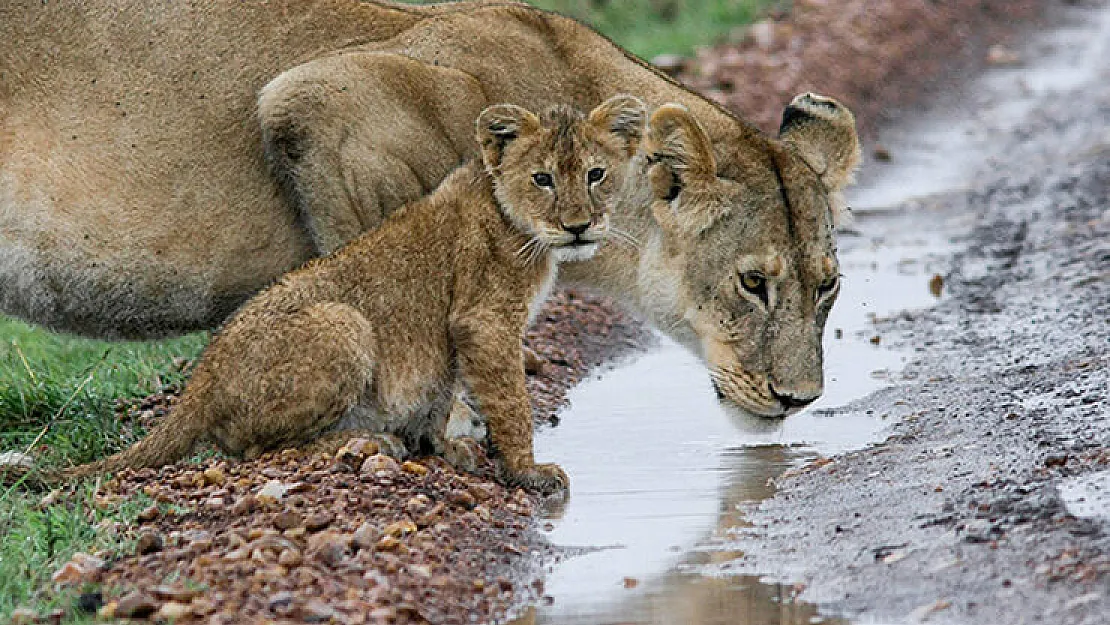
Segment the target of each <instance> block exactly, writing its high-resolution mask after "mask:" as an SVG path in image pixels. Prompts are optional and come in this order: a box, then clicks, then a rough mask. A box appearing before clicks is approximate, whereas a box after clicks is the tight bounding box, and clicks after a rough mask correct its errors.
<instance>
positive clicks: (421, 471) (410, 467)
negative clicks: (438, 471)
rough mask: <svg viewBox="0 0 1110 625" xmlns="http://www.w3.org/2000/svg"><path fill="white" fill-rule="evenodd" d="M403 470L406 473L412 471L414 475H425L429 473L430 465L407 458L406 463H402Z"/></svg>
mask: <svg viewBox="0 0 1110 625" xmlns="http://www.w3.org/2000/svg"><path fill="white" fill-rule="evenodd" d="M401 470H402V471H404V472H405V473H411V474H413V475H419V476H425V475H427V474H428V467H426V466H424V465H422V464H420V463H419V462H413V461H412V460H406V461H405V462H404V463H402V464H401Z"/></svg>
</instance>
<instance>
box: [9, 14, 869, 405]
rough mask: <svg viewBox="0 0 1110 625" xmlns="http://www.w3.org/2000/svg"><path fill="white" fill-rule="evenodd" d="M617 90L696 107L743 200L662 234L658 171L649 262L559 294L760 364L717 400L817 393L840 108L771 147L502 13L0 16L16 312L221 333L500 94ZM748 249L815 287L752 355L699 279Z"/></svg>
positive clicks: (602, 265) (591, 40)
mask: <svg viewBox="0 0 1110 625" xmlns="http://www.w3.org/2000/svg"><path fill="white" fill-rule="evenodd" d="M616 93H632V94H635V95H638V96H640V97H642V98H643V99H645V100H646V101H647V102H648V103H649V104H651V105H659V104H662V103H664V102H678V103H681V104H683V105H684V106H685V107H686V109H687V111H688V112H689V114H690V116H691V117H692V118H694V119H696V120H697V122H698V124H699V125H700V127H701V128H702V129H703V130H704V132H705V134H706V135H707V137H708V138H709V144H708V146H701V147H703V148H706V149H708V150H709V151H710V152H712V154H711V155H710V156H711V158H712V160H713V162H714V164H715V167H716V171H715V172H711V173H710V175H711V176H712V175H715V176H716V177H717V182H719V183H720V185H725V186H729V185H731V186H732V187H735V186H736V185H740V186H741V187H743V189H744V190H745V193H743V194H736V193H733V194H732V195H733V196H734V199H736V198H738V202H739V203H735V205H734V206H733V208H735V211H733V212H732V214H731V217H735V218H736V219H727V220H725V221H727V222H728V225H727V229H730V230H731V232H728V231H725V230H724V229H722V228H718V229H712V228H710V229H707V230H705V232H706V233H707V234H706V236H688V237H687V236H684V237H677V238H676V237H668V236H666V235H665V234H664V233H662V232H661V231H660V230H659V228H658V223H656V221H655V220H654V218H653V215H652V209H651V198H650V197H649V196H648V195H646V193H645V192H646V189H647V188H648V186H649V185H648V182H647V179H646V178H643V179H642V182H641V183H640V184H634V185H630V186H629V187H628V188H627V197H626V199H625V201H622V203H621V204H620V205H619V206H618V207H617V208H615V209H614V214H613V225H614V226H615V227H616V228H619V229H621V230H623V231H626V232H630V233H631V234H633V235H634V236H635V237H636V238H637V239H638V240H639V241H640V243H641V244H642V248H641V249H640V250H638V251H631V252H630V251H628V250H621V249H617V248H615V247H613V248H610V249H609V251H607V252H603V253H602V254H601V255H600V257H599V258H598V259H596V260H595V261H593V262H591V263H582V264H577V265H576V266H574V267H572V268H570V269H571V270H570V271H567V272H563V274H561V275H562V279H564V280H570V281H573V282H576V283H580V284H584V285H586V286H589V287H594V288H598V289H601V290H603V291H606V292H608V293H609V294H612V295H615V296H617V297H619V298H621V299H622V300H623V301H624V302H625V303H627V304H629V305H631V306H632V307H633V308H635V309H637V310H639V311H640V312H642V313H644V314H645V315H646V316H647V317H648V318H649V319H650V320H652V321H653V322H655V323H656V324H657V325H658V326H659V327H660V328H661V329H662V330H664V331H666V332H668V333H670V334H671V335H672V336H674V337H676V338H678V339H679V340H680V341H682V342H683V343H685V344H686V345H688V346H690V347H691V348H692V349H694V350H695V351H697V352H698V353H699V354H700V355H702V356H703V357H704V358H706V360H707V361H708V363H709V365H710V366H711V367H712V368H713V369H714V370H715V371H719V372H720V371H734V370H738V368H743V369H745V371H743V372H741V377H745V378H747V377H750V378H751V379H750V380H748V381H746V382H745V383H744V384H743V385H741V386H743V387H745V388H746V387H747V386H748V385H751V386H752V387H753V389H754V391H753V393H754V394H753V396H752V397H750V398H745V397H741V396H737V397H733V396H732V394H733V393H734V392H735V393H741V394H742V393H743V392H744V391H739V390H736V389H738V388H740V386H736V385H732V384H729V385H725V393H726V395H729V396H730V398H731V399H736V400H737V403H739V404H740V405H742V406H744V407H745V408H747V409H749V410H753V411H755V412H757V413H758V414H764V415H768V416H774V415H780V414H783V411H784V410H790V409H792V406H794V405H795V403H797V402H794V403H791V402H792V401H793V400H790V401H785V402H784V401H780V400H778V399H776V398H777V397H787V398H794V399H796V400H798V401H800V402H804V401H809V400H811V399H812V398H814V397H816V395H817V394H819V393H820V391H821V385H822V379H821V374H820V370H821V363H820V361H821V354H820V335H821V331H822V328H823V324H824V320H823V317H822V316H821V315H820V314H818V310H817V309H816V308H815V307H814V306H813V305H812V304H813V302H812V300H813V297H812V293H811V291H812V290H813V289H814V288H815V285H816V284H818V283H821V282H822V281H823V280H825V279H826V278H827V274H828V273H829V272H830V271H835V269H836V266H835V249H834V244H833V240H832V237H831V234H830V233H829V232H828V226H829V225H830V224H831V222H832V216H831V215H832V211H830V210H829V205H830V202H831V203H833V204H835V198H834V197H833V196H835V194H836V192H837V191H838V190H839V188H840V187H842V186H843V185H844V184H845V182H846V181H847V176H846V173H845V172H849V171H850V170H851V168H852V167H853V166H854V164H855V162H856V160H858V159H857V158H856V157H855V152H856V151H857V150H858V146H857V145H856V142H855V135H854V131H852V129H851V125H852V120H851V115H850V113H847V111H844V110H839V111H837V110H835V107H834V110H833V113H834V115H832V117H834V118H835V119H834V120H833V123H835V124H837V125H838V127H843V128H844V129H845V130H844V132H842V133H840V134H837V135H835V136H834V137H833V141H832V142H830V141H829V140H827V139H822V138H820V137H817V138H816V139H815V140H816V144H815V147H816V149H815V150H810V149H809V148H806V147H805V146H804V145H802V144H803V143H806V142H808V141H809V140H810V139H812V138H813V137H808V138H807V135H811V134H819V133H809V132H808V131H806V132H802V131H798V130H797V129H796V128H795V127H792V130H791V133H792V134H794V135H798V136H797V137H795V138H794V139H793V140H789V141H787V140H785V139H787V137H786V136H785V134H784V136H783V139H784V140H783V141H779V140H776V139H774V138H770V137H767V136H764V135H763V134H762V133H760V132H758V131H757V130H755V129H753V128H752V127H750V126H748V125H747V124H745V123H744V122H742V121H741V120H739V119H737V118H736V117H734V116H732V115H730V114H729V113H727V112H725V111H724V110H722V109H720V108H719V107H717V106H716V105H714V104H712V103H710V102H709V101H707V100H705V99H703V98H702V97H700V96H698V95H696V94H693V93H691V92H689V91H687V90H685V89H683V88H682V87H680V86H679V85H677V84H676V83H675V82H673V81H671V80H670V79H668V78H666V77H665V76H663V75H662V74H660V73H658V72H656V71H654V70H653V69H651V68H650V67H648V66H646V65H644V64H643V63H641V62H639V61H637V60H636V59H634V58H633V57H630V56H629V55H627V54H626V53H624V52H622V51H621V50H620V49H619V48H617V47H616V46H614V45H613V44H611V43H610V42H609V41H607V40H605V39H604V38H602V37H601V36H599V35H598V34H597V33H595V32H593V31H592V30H590V29H588V28H586V27H584V26H582V25H581V24H579V23H577V22H574V21H573V20H570V19H567V18H563V17H560V16H557V15H554V14H550V13H544V12H541V11H538V10H535V9H531V8H528V7H525V6H523V5H514V4H511V3H467V2H463V3H458V4H447V5H439V6H425V7H418V6H407V5H386V4H378V3H369V2H368V3H358V2H354V1H353V0H324V1H321V2H316V3H309V2H307V1H306V0H277V1H271V2H264V3H263V2H253V1H252V2H232V1H230V0H219V1H217V2H213V3H193V2H173V3H156V4H151V3H148V2H142V1H140V0H110V1H108V2H99V3H77V2H47V3H42V2H38V1H37V0H34V1H31V0H23V1H17V2H6V3H4V4H3V5H0V309H2V310H3V311H5V312H7V313H9V314H15V315H18V316H21V317H23V318H26V319H29V320H32V321H36V322H38V323H43V324H46V325H48V326H51V327H53V328H57V329H63V330H68V331H73V332H79V333H83V334H90V335H97V336H104V337H155V336H163V335H170V334H175V333H180V332H184V331H189V330H195V329H201V328H209V327H214V326H216V325H217V324H219V323H220V322H221V321H222V320H223V319H224V318H225V317H226V316H227V315H228V314H229V313H230V312H231V311H232V310H234V309H235V308H236V307H237V306H238V305H239V304H240V303H241V302H242V301H244V300H245V299H246V298H247V297H249V296H250V295H251V294H252V293H254V292H255V291H257V290H258V289H260V288H261V287H262V286H263V285H265V284H267V283H269V282H270V281H272V280H273V279H274V278H275V277H277V276H278V275H280V274H281V273H283V272H284V271H287V270H289V269H290V268H293V267H295V266H297V265H299V264H300V263H302V262H304V261H305V260H307V259H308V258H311V257H312V256H314V255H317V254H320V253H326V252H329V251H332V250H334V249H336V248H337V247H338V246H339V245H340V244H342V243H343V242H345V241H347V240H349V239H350V238H352V237H353V236H355V234H357V233H358V232H360V231H362V230H365V229H368V228H374V227H377V225H379V224H380V223H381V220H382V218H383V216H384V215H385V214H387V213H389V212H390V211H392V210H394V209H396V208H397V207H399V206H400V205H402V204H403V203H405V202H407V201H409V200H412V199H415V198H417V197H420V196H421V195H423V194H425V193H427V192H428V191H430V190H431V189H433V188H434V187H435V186H436V184H437V183H438V182H439V181H440V180H442V179H443V177H444V176H446V175H447V173H448V172H449V171H450V170H451V169H452V168H453V167H455V166H456V165H457V164H458V163H459V162H461V161H462V160H463V159H464V158H465V157H467V156H470V155H473V154H475V153H476V144H475V142H474V141H473V138H472V133H471V130H470V124H471V121H472V120H473V118H474V116H475V115H476V114H477V113H478V111H480V110H481V109H482V108H484V107H485V106H487V105H488V104H490V103H491V102H500V101H506V102H514V103H517V104H520V105H522V106H525V107H528V108H540V107H543V106H547V105H548V104H550V103H553V102H562V103H569V104H576V105H579V106H583V105H589V104H592V103H594V102H597V101H600V100H601V99H603V98H605V97H608V96H611V95H613V94H616ZM802 108H805V110H806V111H807V115H809V114H814V115H817V117H821V115H822V114H823V113H821V111H817V109H814V108H813V107H808V108H807V107H802ZM802 108H798V109H797V110H802ZM814 111H817V112H816V113H814ZM800 127H801V126H798V128H800ZM784 128H785V126H784ZM810 147H811V148H812V147H814V146H810ZM814 155H817V158H816V159H815V158H814ZM826 157H827V158H828V160H827V161H825V160H823V159H825V158H826ZM267 160H268V161H269V162H268V163H267ZM640 173H641V174H643V175H646V173H647V168H646V167H642V168H641V172H640ZM710 182H711V181H710V180H708V179H707V180H706V181H705V184H709V183H710ZM702 186H704V185H702ZM706 197H709V196H707V195H705V194H704V193H703V194H700V195H697V196H694V195H691V196H690V197H686V196H682V197H679V198H678V199H677V205H676V207H675V210H676V211H686V212H692V211H699V210H702V207H701V206H700V204H699V203H700V202H702V200H703V199H704V198H706ZM713 197H716V196H713ZM717 214H719V215H724V213H723V212H720V211H718V213H715V215H717ZM707 219H710V217H709V216H707ZM794 224H804V226H805V227H802V228H795V227H794ZM653 241H654V242H653ZM680 248H681V249H680ZM741 257H744V258H749V259H751V258H759V259H765V260H766V259H772V258H778V257H781V258H782V259H783V262H784V263H785V264H783V266H782V267H781V268H780V269H781V270H782V271H781V272H780V274H781V277H778V278H776V280H782V281H784V282H783V283H782V284H783V285H784V288H788V289H789V290H791V291H792V292H793V291H796V290H797V289H804V290H805V291H806V293H805V294H804V295H798V296H794V295H792V296H790V297H786V298H782V299H780V300H777V301H779V302H782V305H781V306H780V308H779V309H778V310H776V311H771V310H769V309H768V310H765V311H762V312H760V314H758V315H756V317H758V319H756V318H754V317H753V320H752V321H751V323H752V324H754V325H758V326H759V327H758V328H755V329H754V330H753V332H754V333H753V337H752V339H751V344H750V345H749V344H745V345H744V346H743V350H742V351H743V353H742V354H741V353H739V352H735V353H734V350H733V348H732V347H731V346H732V343H731V342H730V341H732V340H733V339H731V338H730V337H731V336H733V335H734V331H732V330H726V329H722V328H721V327H719V325H718V322H717V319H718V317H720V315H718V314H715V313H713V312H712V310H711V309H712V305H716V304H720V301H716V300H714V301H716V304H714V301H711V300H712V298H713V291H712V289H710V290H707V289H706V288H705V287H706V286H708V285H711V284H712V285H716V284H718V283H721V284H723V282H724V281H726V280H728V279H730V278H728V277H727V276H726V275H725V272H733V271H735V270H736V267H737V265H736V263H734V262H732V261H736V260H738V259H740V258H741ZM725 260H729V262H725ZM751 265H752V262H747V265H746V266H751ZM818 274H820V275H818ZM776 275H779V274H776ZM696 283H699V284H701V286H698V287H697V288H695V284H696ZM830 303H831V302H830ZM747 306H748V304H747V303H745V304H743V308H742V309H739V310H733V311H731V312H729V314H733V313H735V314H741V313H743V312H744V311H746V310H747V308H746V307H747ZM726 312H728V311H726ZM763 313H767V314H763ZM744 314H745V315H746V313H744ZM779 328H785V330H783V331H782V332H780V331H779ZM722 354H724V356H722ZM737 361H742V362H741V363H740V364H738V363H737ZM772 365H774V366H772ZM775 370H777V372H776V371H775ZM727 375H731V374H727ZM774 378H777V379H774ZM749 400H750V401H749ZM784 406H785V408H784Z"/></svg>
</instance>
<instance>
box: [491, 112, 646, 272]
mask: <svg viewBox="0 0 1110 625" xmlns="http://www.w3.org/2000/svg"><path fill="white" fill-rule="evenodd" d="M645 118H646V111H645V107H644V103H643V102H641V101H640V100H639V99H637V98H634V97H632V96H624V95H618V96H614V97H612V98H610V99H608V100H606V101H605V102H603V103H602V104H601V105H600V106H598V107H597V108H595V109H594V110H592V111H590V113H589V114H587V115H583V114H582V113H580V112H579V111H577V110H575V109H573V108H570V107H566V106H557V107H554V108H552V109H549V110H547V111H546V112H544V113H543V114H542V115H535V114H534V113H532V112H530V111H527V110H525V109H523V108H521V107H519V106H514V105H512V104H498V105H496V106H491V107H489V108H487V109H486V110H484V111H482V113H481V115H479V117H478V121H477V134H478V137H477V138H478V145H479V146H480V147H481V152H482V161H483V163H484V164H485V167H486V170H487V171H488V172H489V174H490V176H491V177H492V178H493V182H494V190H495V193H496V195H497V200H498V203H499V204H500V205H501V209H502V210H503V211H504V212H505V214H506V215H507V216H508V217H509V218H510V219H511V220H512V221H513V223H514V224H515V225H516V227H518V228H519V229H520V230H521V231H522V232H524V233H526V234H529V235H531V236H532V237H533V239H532V240H533V241H534V245H533V246H532V247H533V249H535V250H536V251H537V252H542V251H544V250H548V249H550V250H554V252H555V258H556V259H558V260H560V261H563V260H585V259H588V258H590V257H592V256H593V255H594V253H596V252H597V248H598V244H599V243H600V241H601V240H602V239H603V238H604V237H605V235H606V234H607V232H608V230H609V211H610V208H611V207H612V204H613V202H614V201H615V200H616V198H617V194H618V192H619V191H620V189H621V187H622V186H623V184H624V178H625V174H626V170H627V168H628V163H629V161H630V160H631V158H632V156H633V155H634V154H635V153H636V149H637V146H638V145H639V142H640V139H641V138H642V135H643V128H644V122H645Z"/></svg>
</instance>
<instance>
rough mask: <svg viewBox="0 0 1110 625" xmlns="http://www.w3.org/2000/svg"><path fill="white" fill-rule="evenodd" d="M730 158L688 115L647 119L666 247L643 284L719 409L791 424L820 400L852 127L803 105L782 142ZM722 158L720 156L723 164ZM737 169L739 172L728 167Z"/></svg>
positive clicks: (806, 98)
mask: <svg viewBox="0 0 1110 625" xmlns="http://www.w3.org/2000/svg"><path fill="white" fill-rule="evenodd" d="M767 144H768V145H767V149H765V150H759V151H758V152H751V151H750V152H745V153H740V152H739V149H740V148H737V153H736V154H735V155H729V156H730V157H731V158H728V159H724V158H722V159H721V161H726V160H727V162H730V163H736V164H737V165H736V166H735V171H732V170H729V171H725V170H724V169H722V168H720V167H719V166H718V159H717V158H716V155H715V153H714V149H715V148H716V149H718V150H728V149H730V148H729V147H728V146H722V145H717V146H714V145H713V144H712V143H711V142H710V139H709V137H708V136H707V135H706V133H705V132H704V130H703V129H702V127H701V126H700V125H699V124H698V122H697V120H695V119H694V118H693V117H692V116H691V115H690V113H689V112H688V111H687V110H686V109H685V108H683V107H681V106H678V105H664V106H662V107H660V108H659V109H658V110H657V111H655V113H654V114H653V115H652V116H651V120H650V123H649V124H648V129H647V132H646V136H645V138H644V141H643V142H642V145H641V156H640V158H641V159H642V160H641V161H640V165H641V166H642V169H641V170H640V171H641V172H643V173H644V174H646V176H647V179H648V181H649V183H650V188H651V199H650V202H651V213H652V215H653V216H654V219H655V220H656V222H657V223H658V230H657V234H656V235H655V236H653V237H652V239H651V240H650V241H648V242H647V245H646V246H645V250H644V252H643V254H644V255H643V257H642V261H641V264H643V263H647V265H648V266H649V267H650V268H649V269H648V270H646V271H644V270H642V271H641V276H642V278H641V279H642V280H643V279H644V278H643V276H647V275H650V276H651V278H649V279H650V280H654V281H656V282H657V283H656V284H655V285H651V286H650V287H649V288H651V289H652V291H653V292H655V293H658V294H663V293H665V294H666V295H658V296H659V297H665V298H672V299H671V300H670V301H667V302H664V303H662V305H661V306H660V308H665V309H667V310H669V311H673V312H671V313H669V314H670V315H671V316H672V317H673V322H674V325H675V326H676V327H685V328H688V330H689V332H688V334H689V336H688V337H687V338H688V339H689V340H688V341H687V343H688V345H689V346H691V347H693V348H694V349H695V350H696V351H698V352H700V355H701V356H702V358H703V359H704V360H705V361H706V363H707V364H708V366H709V368H710V371H711V375H712V378H713V382H714V386H715V387H716V389H717V393H718V395H720V396H721V397H722V399H725V400H728V401H729V402H731V403H733V404H735V405H736V406H738V407H740V408H741V409H743V410H745V411H747V412H750V413H754V414H756V415H759V416H764V417H778V416H785V415H787V414H790V413H792V412H796V411H797V410H798V409H800V408H801V407H803V406H805V405H807V404H809V403H810V402H812V401H813V400H815V399H817V398H818V397H819V396H820V395H821V393H822V390H823V375H822V364H823V363H822V349H821V337H822V333H823V331H824V326H825V320H826V318H827V317H828V314H829V309H830V308H831V307H832V305H833V302H834V301H835V300H836V296H837V293H838V291H839V288H840V276H839V266H838V262H837V256H836V245H835V240H834V238H833V230H834V227H835V225H836V220H837V219H838V216H839V213H840V211H841V210H842V207H843V202H842V200H841V197H840V191H841V189H842V188H843V187H844V186H845V185H846V184H847V183H848V182H849V181H850V180H851V177H852V173H853V171H854V170H855V168H856V166H857V165H858V163H859V159H860V154H859V151H860V150H859V142H858V139H857V137H856V132H855V120H854V118H853V116H852V114H851V112H850V111H848V109H846V108H845V107H843V106H842V105H840V104H839V103H837V102H836V101H835V100H831V99H828V98H824V97H821V96H817V95H813V94H805V95H801V96H798V97H797V98H795V99H794V101H793V102H792V103H791V104H790V105H789V106H788V107H787V108H786V110H785V112H784V114H783V120H782V125H781V128H780V131H779V140H778V141H775V140H768V141H767ZM722 156H723V153H722ZM730 169H731V168H730Z"/></svg>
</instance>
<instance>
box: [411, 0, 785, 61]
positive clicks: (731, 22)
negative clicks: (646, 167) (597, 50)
mask: <svg viewBox="0 0 1110 625" xmlns="http://www.w3.org/2000/svg"><path fill="white" fill-rule="evenodd" d="M410 1H416V2H420V1H421V0H410ZM528 2H529V4H532V5H534V6H537V7H540V8H542V9H547V10H550V11H557V12H559V13H562V14H563V15H568V16H570V17H574V18H576V19H579V20H581V21H583V22H585V23H587V24H589V25H591V26H593V27H594V28H596V29H597V30H598V31H599V32H601V33H602V34H604V35H606V36H607V37H609V38H611V39H612V40H613V41H615V42H616V43H618V44H620V45H621V46H622V47H623V48H625V49H627V50H628V51H629V52H632V53H633V54H635V55H636V56H639V57H640V58H643V59H647V60H651V59H652V58H653V57H654V56H656V55H658V54H663V53H672V54H681V55H689V54H691V53H692V52H693V51H694V50H695V49H696V48H698V47H700V46H707V45H712V44H715V43H719V42H721V41H722V40H725V39H727V38H728V36H729V34H730V33H731V32H732V31H733V29H735V28H736V27H738V26H743V25H745V24H749V23H751V22H752V21H753V20H755V19H756V18H758V17H759V15H761V14H762V13H764V12H765V11H767V10H768V9H769V8H771V7H774V6H780V5H783V4H784V2H783V0H528ZM422 3H423V4H427V3H428V2H427V1H424V2H422Z"/></svg>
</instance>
